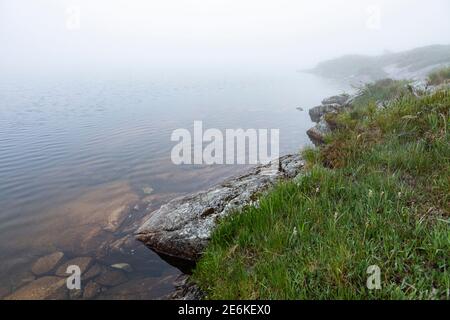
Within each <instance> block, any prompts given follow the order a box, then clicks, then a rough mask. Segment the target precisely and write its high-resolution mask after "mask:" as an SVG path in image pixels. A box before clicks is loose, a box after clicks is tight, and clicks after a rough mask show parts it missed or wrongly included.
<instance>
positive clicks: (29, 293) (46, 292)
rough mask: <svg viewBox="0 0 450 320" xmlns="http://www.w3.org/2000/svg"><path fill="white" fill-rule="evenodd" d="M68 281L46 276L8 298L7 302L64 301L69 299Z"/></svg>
mask: <svg viewBox="0 0 450 320" xmlns="http://www.w3.org/2000/svg"><path fill="white" fill-rule="evenodd" d="M67 292H68V289H67V287H66V279H65V278H60V277H53V276H46V277H42V278H39V279H37V280H34V281H32V282H31V283H29V284H27V285H25V286H23V287H21V288H20V289H19V290H17V291H15V292H13V293H12V294H10V295H9V296H7V297H6V298H5V299H6V300H48V299H49V300H63V299H66V298H67Z"/></svg>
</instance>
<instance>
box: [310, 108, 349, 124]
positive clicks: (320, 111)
mask: <svg viewBox="0 0 450 320" xmlns="http://www.w3.org/2000/svg"><path fill="white" fill-rule="evenodd" d="M342 108H343V106H341V105H339V104H327V105H322V106H317V107H314V108H311V109H309V116H310V117H311V120H312V121H313V122H320V119H322V117H323V116H324V115H325V114H327V113H330V112H335V111H339V110H340V109H342Z"/></svg>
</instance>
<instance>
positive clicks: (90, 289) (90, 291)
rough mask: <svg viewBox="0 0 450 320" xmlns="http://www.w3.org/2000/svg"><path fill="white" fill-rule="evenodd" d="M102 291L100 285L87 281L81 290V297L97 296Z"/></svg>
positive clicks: (91, 297) (88, 298)
mask: <svg viewBox="0 0 450 320" xmlns="http://www.w3.org/2000/svg"><path fill="white" fill-rule="evenodd" d="M101 292H102V286H101V285H99V284H98V283H96V282H94V281H90V282H88V284H87V285H86V287H85V288H84V292H83V299H86V300H90V299H94V298H95V297H97V296H98V295H99V294H100V293H101Z"/></svg>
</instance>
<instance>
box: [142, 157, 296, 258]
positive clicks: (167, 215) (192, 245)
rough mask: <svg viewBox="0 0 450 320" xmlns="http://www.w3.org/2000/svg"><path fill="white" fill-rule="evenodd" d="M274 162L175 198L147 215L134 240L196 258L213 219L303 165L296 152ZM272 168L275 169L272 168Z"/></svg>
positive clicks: (173, 255)
mask: <svg viewBox="0 0 450 320" xmlns="http://www.w3.org/2000/svg"><path fill="white" fill-rule="evenodd" d="M273 164H274V165H273V166H272V164H268V165H261V166H257V167H255V168H253V169H251V170H250V171H249V172H248V173H247V174H245V175H242V176H239V177H236V178H232V179H229V180H227V181H225V182H224V183H222V184H220V185H218V186H215V187H213V188H211V189H209V190H207V191H203V192H199V193H196V194H193V195H188V196H184V197H181V198H177V199H174V200H172V201H171V202H169V203H167V204H166V205H163V206H161V208H160V209H159V210H157V211H155V212H153V213H151V214H150V215H149V218H148V219H147V220H146V222H145V223H144V224H143V225H142V226H141V227H140V228H139V229H138V231H137V238H138V240H140V241H142V242H143V243H145V244H146V245H147V246H148V247H150V248H151V249H153V250H154V251H156V252H158V253H162V254H165V255H168V256H171V257H176V258H180V259H183V260H188V261H196V260H198V258H199V257H200V256H201V254H202V252H203V250H204V248H205V247H206V245H207V244H208V241H209V239H210V236H211V233H212V231H213V229H214V227H215V226H216V224H217V220H218V219H220V218H223V217H225V216H227V215H229V214H230V213H231V212H232V211H233V210H234V209H239V208H243V207H245V206H247V205H249V204H251V203H252V202H253V201H254V200H256V197H257V195H258V194H259V193H261V192H263V191H264V190H267V189H268V188H269V187H270V186H272V185H274V184H275V183H276V182H277V181H278V180H280V179H286V178H293V177H295V176H296V175H297V174H298V173H299V172H300V171H301V170H302V168H303V166H304V161H303V159H302V158H301V156H300V155H288V156H284V157H282V158H280V159H279V163H277V162H274V163H273ZM274 167H275V169H273V168H274Z"/></svg>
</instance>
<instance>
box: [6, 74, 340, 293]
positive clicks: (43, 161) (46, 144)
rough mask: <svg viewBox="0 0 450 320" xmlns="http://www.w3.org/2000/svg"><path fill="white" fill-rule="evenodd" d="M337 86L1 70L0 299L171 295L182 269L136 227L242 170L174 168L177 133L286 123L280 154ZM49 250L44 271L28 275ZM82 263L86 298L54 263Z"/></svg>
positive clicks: (257, 77)
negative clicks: (70, 287) (145, 242)
mask: <svg viewBox="0 0 450 320" xmlns="http://www.w3.org/2000/svg"><path fill="white" fill-rule="evenodd" d="M341 89H342V87H341V86H339V85H336V84H332V83H327V82H325V81H324V80H321V79H318V78H316V77H314V76H312V75H305V74H299V73H295V72H290V71H289V72H278V73H266V74H265V73H262V72H253V73H251V72H249V73H243V74H240V75H231V76H230V75H226V74H212V73H211V74H203V75H196V76H192V75H191V76H189V77H187V76H181V75H179V74H178V75H168V74H162V73H161V74H158V75H146V76H136V75H133V76H131V75H129V74H128V75H116V76H114V77H111V76H108V77H104V78H103V79H102V77H100V76H98V77H97V78H95V79H94V78H85V77H54V78H46V79H45V80H43V79H42V78H40V79H37V78H36V79H35V78H33V77H26V78H19V77H6V76H3V78H0V181H1V184H0V208H1V210H0V297H5V296H8V295H10V294H11V293H13V292H14V293H13V295H12V296H10V297H11V298H27V297H28V298H30V297H31V298H33V297H37V298H56V299H61V298H82V297H83V294H85V297H86V298H100V299H102V298H104V299H132V298H135V299H156V298H161V297H163V296H164V295H165V294H167V293H169V292H170V290H172V288H173V284H172V283H173V281H174V279H175V278H176V277H177V276H178V275H179V271H178V270H177V269H175V268H173V267H171V266H169V265H168V264H167V263H166V262H164V261H162V260H161V259H160V258H159V257H158V256H157V255H156V254H154V253H153V252H151V251H150V250H148V249H147V248H145V247H144V246H142V245H141V244H140V243H138V242H136V241H135V240H134V237H133V232H134V230H135V228H136V227H137V226H138V225H139V224H140V222H141V221H142V219H144V217H145V214H146V213H148V212H149V211H152V210H154V209H157V208H158V207H159V206H160V205H161V204H162V203H164V202H166V201H169V200H170V199H173V198H174V197H177V196H180V195H182V194H185V193H189V192H194V191H197V190H200V189H204V188H206V187H208V186H211V185H213V184H215V183H218V182H219V181H220V180H221V179H223V178H224V177H226V176H230V175H233V174H236V173H237V172H239V171H242V170H244V167H242V166H240V167H234V166H196V167H194V166H180V167H177V166H175V165H173V164H172V163H171V162H170V150H171V147H172V146H173V143H172V142H171V141H170V134H171V132H172V131H173V130H175V129H178V128H186V129H188V130H192V126H193V122H194V120H202V121H203V124H204V126H205V129H206V128H218V129H221V130H224V129H226V128H244V129H246V128H278V129H280V139H281V144H280V150H281V152H282V153H287V152H295V151H296V150H298V149H299V148H300V147H301V146H303V145H305V144H308V143H309V141H308V139H307V137H306V134H305V132H306V130H307V129H308V128H309V127H310V126H311V125H312V124H311V122H310V119H309V117H308V115H307V111H305V112H299V111H298V110H296V108H297V107H303V108H304V109H305V110H307V109H308V108H309V107H312V106H314V105H315V104H318V103H319V101H320V100H321V99H322V98H323V97H324V96H327V95H332V94H335V93H339V92H341ZM150 191H151V192H150ZM60 253H62V254H60ZM52 254H53V255H52ZM48 255H50V256H48ZM60 255H62V258H61V259H60V260H58V261H57V262H55V261H53V260H54V259H55V257H59V256H60ZM42 257H44V258H45V259H41V260H40V261H41V262H40V263H41V264H42V263H44V262H45V263H44V265H46V267H47V268H43V271H45V272H32V268H33V265H36V261H37V260H38V259H39V258H42ZM81 258H84V259H85V260H84V261H88V266H87V267H86V271H85V272H86V273H88V274H90V275H91V276H89V277H88V279H84V280H83V282H82V284H83V285H85V286H86V287H85V292H84V293H74V292H70V293H69V292H67V290H66V289H65V287H64V288H63V289H61V283H62V282H61V278H60V277H61V276H63V274H61V273H58V269H61V266H64V263H67V262H70V261H71V260H73V259H81ZM52 259H53V260H52ZM42 261H44V262H42ZM75 261H77V260H75ZM112 266H115V267H112ZM118 266H119V267H121V268H118ZM35 268H36V266H35ZM93 274H94V276H92V275H93ZM42 287H47V288H51V290H50V289H49V290H47V291H46V292H42V291H39V290H38V289H36V288H42ZM86 292H87V293H86Z"/></svg>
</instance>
